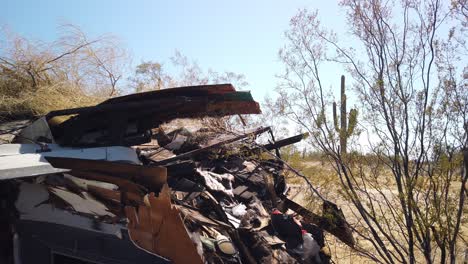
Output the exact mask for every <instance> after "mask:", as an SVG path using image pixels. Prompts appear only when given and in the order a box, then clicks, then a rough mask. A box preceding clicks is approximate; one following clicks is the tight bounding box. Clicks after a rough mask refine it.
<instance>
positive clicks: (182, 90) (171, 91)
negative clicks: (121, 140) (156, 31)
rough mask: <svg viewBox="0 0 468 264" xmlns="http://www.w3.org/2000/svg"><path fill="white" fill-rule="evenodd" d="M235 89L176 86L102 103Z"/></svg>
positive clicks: (207, 93) (228, 91) (219, 85)
mask: <svg viewBox="0 0 468 264" xmlns="http://www.w3.org/2000/svg"><path fill="white" fill-rule="evenodd" d="M235 91H236V89H235V88H234V86H232V84H212V85H195V86H185V87H175V88H168V89H162V90H157V91H149V92H143V93H136V94H130V95H125V96H121V97H116V98H111V99H108V100H107V101H104V102H103V103H101V104H109V103H121V102H130V101H139V100H147V99H149V98H152V97H155V98H160V97H174V96H180V95H186V96H204V95H214V94H225V93H230V92H235Z"/></svg>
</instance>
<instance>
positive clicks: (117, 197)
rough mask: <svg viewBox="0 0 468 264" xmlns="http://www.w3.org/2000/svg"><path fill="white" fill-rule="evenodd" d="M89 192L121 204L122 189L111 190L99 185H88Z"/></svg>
mask: <svg viewBox="0 0 468 264" xmlns="http://www.w3.org/2000/svg"><path fill="white" fill-rule="evenodd" d="M88 192H89V193H90V194H92V195H93V196H94V197H96V198H99V199H102V200H107V201H110V202H113V203H117V204H120V203H121V200H122V195H121V192H120V191H114V190H109V189H105V188H101V187H97V186H88Z"/></svg>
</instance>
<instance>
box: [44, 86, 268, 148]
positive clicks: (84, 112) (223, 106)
mask: <svg viewBox="0 0 468 264" xmlns="http://www.w3.org/2000/svg"><path fill="white" fill-rule="evenodd" d="M259 113H261V111H260V106H259V104H258V103H257V102H255V101H254V99H253V98H252V96H251V94H250V92H245V91H241V92H238V91H235V89H234V87H233V86H232V85H230V84H223V85H204V86H189V87H180V88H172V89H164V90H159V91H152V92H147V93H141V94H132V95H128V96H123V97H117V98H112V99H110V100H108V101H105V102H103V103H101V104H99V105H96V106H92V107H82V108H74V109H65V110H58V111H52V112H50V113H49V114H47V120H49V121H50V120H52V119H53V118H54V117H57V116H69V115H73V116H72V117H70V118H68V119H67V120H66V121H64V122H62V123H58V124H55V125H52V124H50V122H49V125H51V131H52V134H53V137H54V139H55V140H56V142H58V143H59V144H61V145H65V146H107V145H125V146H129V145H137V144H143V143H147V142H149V141H150V135H151V134H150V133H151V132H150V129H152V128H155V127H158V126H159V125H160V124H162V123H164V122H168V121H170V120H173V119H176V118H194V117H197V118H198V117H208V116H211V117H213V116H227V115H238V114H259Z"/></svg>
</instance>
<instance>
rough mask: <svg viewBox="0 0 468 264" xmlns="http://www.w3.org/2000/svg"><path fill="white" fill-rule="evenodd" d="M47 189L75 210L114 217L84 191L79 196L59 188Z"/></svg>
mask: <svg viewBox="0 0 468 264" xmlns="http://www.w3.org/2000/svg"><path fill="white" fill-rule="evenodd" d="M49 190H50V191H51V192H52V193H53V194H55V195H57V196H58V197H60V198H61V199H62V200H64V201H65V202H66V203H68V204H69V205H70V206H72V207H73V209H74V210H75V211H77V212H80V213H83V214H89V215H96V216H109V217H115V215H114V214H113V213H111V212H110V211H109V209H108V208H107V207H106V206H105V205H104V204H102V203H100V202H98V201H96V200H95V199H94V198H93V197H91V196H90V195H89V194H88V193H86V192H82V193H81V196H80V195H78V194H75V193H72V192H70V191H67V190H64V189H61V188H54V187H49Z"/></svg>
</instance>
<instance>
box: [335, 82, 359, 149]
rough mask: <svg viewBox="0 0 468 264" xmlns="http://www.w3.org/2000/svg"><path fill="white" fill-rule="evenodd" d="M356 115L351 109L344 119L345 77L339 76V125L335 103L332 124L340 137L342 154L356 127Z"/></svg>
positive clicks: (355, 111)
mask: <svg viewBox="0 0 468 264" xmlns="http://www.w3.org/2000/svg"><path fill="white" fill-rule="evenodd" d="M357 113H358V112H357V110H356V109H354V108H353V109H351V110H350V111H349V117H348V118H347V117H346V116H347V112H346V93H345V77H344V75H341V103H340V124H338V115H337V113H336V102H333V123H334V125H335V130H336V132H338V133H339V135H340V148H341V152H342V153H346V152H347V145H348V138H349V137H350V136H351V135H352V134H353V132H354V128H355V127H356V123H357ZM347 119H348V120H347Z"/></svg>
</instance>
